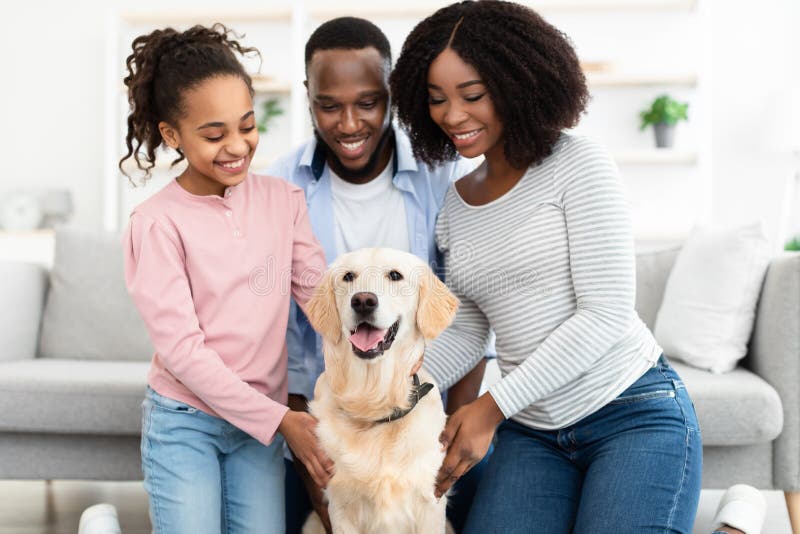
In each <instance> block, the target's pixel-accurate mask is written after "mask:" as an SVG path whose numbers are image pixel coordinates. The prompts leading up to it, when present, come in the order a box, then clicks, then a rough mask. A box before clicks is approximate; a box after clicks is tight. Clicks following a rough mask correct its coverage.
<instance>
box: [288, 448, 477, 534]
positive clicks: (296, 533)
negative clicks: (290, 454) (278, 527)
mask: <svg viewBox="0 0 800 534" xmlns="http://www.w3.org/2000/svg"><path fill="white" fill-rule="evenodd" d="M491 454H492V448H491V447H490V448H489V452H487V453H486V456H485V457H484V458H483V460H481V461H480V462H479V463H478V464H476V465H475V466H474V467H473V468H472V469H470V470H469V471H468V472H467V473H466V474H465V475H464V476H463V477H461V478H460V479H459V480H458V482H456V484H455V486H454V487H453V491H452V492H451V494H450V496H449V497H448V499H447V519H448V520H449V521H450V524H451V525H452V526H453V528H454V529H455V531H456V532H461V531H462V530H463V528H464V523H465V522H466V521H467V514H468V513H469V509H470V506H471V505H472V499H473V497H474V496H475V490H476V489H477V487H478V483H479V482H480V480H481V477H482V476H483V470H484V469H485V467H486V464H487V463H488V459H489V457H490V456H491ZM295 461H297V460H295ZM311 510H312V506H311V500H310V499H309V497H308V493H307V492H306V487H305V485H304V484H303V481H302V480H301V479H300V476H299V475H298V474H297V471H295V470H294V466H293V465H292V461H291V460H286V534H300V532H301V530H302V528H303V523H305V520H306V518H307V517H308V514H310V513H311Z"/></svg>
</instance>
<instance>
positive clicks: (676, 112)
mask: <svg viewBox="0 0 800 534" xmlns="http://www.w3.org/2000/svg"><path fill="white" fill-rule="evenodd" d="M688 107H689V104H688V103H687V102H678V101H677V100H675V99H674V98H672V97H670V96H669V95H661V96H659V97H658V98H656V99H655V100H653V103H652V104H650V107H649V108H647V109H645V110H642V111H641V112H640V113H639V117H641V119H642V125H641V128H640V129H641V130H644V129H645V128H646V127H647V126H648V125H650V124H652V125H653V130H654V131H655V133H656V147H658V148H669V147H671V146H672V142H673V140H674V137H675V125H676V124H677V123H678V121H681V120H683V121H685V120H688V116H687V115H686V110H687V109H688Z"/></svg>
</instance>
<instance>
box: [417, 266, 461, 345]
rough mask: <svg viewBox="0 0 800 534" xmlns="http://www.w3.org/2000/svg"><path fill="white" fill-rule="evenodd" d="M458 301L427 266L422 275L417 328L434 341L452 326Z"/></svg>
mask: <svg viewBox="0 0 800 534" xmlns="http://www.w3.org/2000/svg"><path fill="white" fill-rule="evenodd" d="M457 309H458V299H457V298H456V297H455V295H453V294H452V293H451V292H450V290H449V289H447V286H446V285H444V284H443V283H442V281H441V280H439V279H438V278H436V275H435V274H433V271H432V270H431V269H429V268H428V267H427V266H426V267H425V270H424V272H421V273H420V282H419V304H418V305H417V328H419V331H420V332H422V336H423V337H424V338H425V339H434V338H435V337H436V336H438V335H439V334H441V333H442V332H443V331H444V329H445V328H447V327H448V326H450V323H451V322H453V318H454V317H455V315H456V310H457Z"/></svg>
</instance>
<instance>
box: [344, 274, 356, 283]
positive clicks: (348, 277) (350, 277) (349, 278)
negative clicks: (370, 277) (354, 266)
mask: <svg viewBox="0 0 800 534" xmlns="http://www.w3.org/2000/svg"><path fill="white" fill-rule="evenodd" d="M355 279H356V273H354V272H353V271H347V272H346V273H344V276H343V277H342V280H344V281H345V282H352V281H353V280H355Z"/></svg>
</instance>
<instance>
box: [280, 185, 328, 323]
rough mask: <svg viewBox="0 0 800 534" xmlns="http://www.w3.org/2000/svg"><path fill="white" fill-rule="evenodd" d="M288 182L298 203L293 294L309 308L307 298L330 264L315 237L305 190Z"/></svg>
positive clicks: (293, 247)
mask: <svg viewBox="0 0 800 534" xmlns="http://www.w3.org/2000/svg"><path fill="white" fill-rule="evenodd" d="M287 186H288V187H289V188H290V190H289V195H290V201H291V202H292V205H293V207H294V235H293V245H292V297H294V300H295V302H296V303H297V304H298V305H299V306H300V308H301V309H302V310H303V311H305V307H306V302H308V299H310V298H311V296H312V295H313V294H314V289H315V288H316V287H317V285H318V284H319V282H320V280H322V275H323V273H324V272H325V269H326V268H327V265H326V264H325V251H324V250H323V249H322V246H321V245H320V244H319V241H317V238H316V237H314V232H313V230H312V229H311V221H310V220H309V218H308V209H307V208H306V200H305V195H304V194H303V190H302V189H300V188H299V187H296V186H293V185H287Z"/></svg>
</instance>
